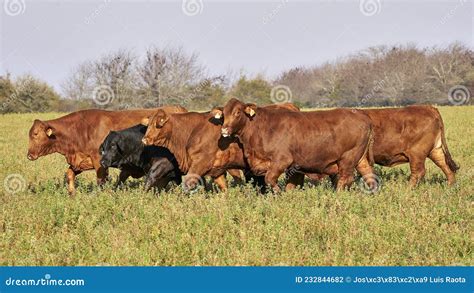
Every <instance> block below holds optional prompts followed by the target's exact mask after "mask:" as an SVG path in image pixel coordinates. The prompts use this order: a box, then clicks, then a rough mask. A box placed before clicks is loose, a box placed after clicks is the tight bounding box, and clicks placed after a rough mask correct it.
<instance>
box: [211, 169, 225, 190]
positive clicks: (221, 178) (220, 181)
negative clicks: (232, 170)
mask: <svg viewBox="0 0 474 293" xmlns="http://www.w3.org/2000/svg"><path fill="white" fill-rule="evenodd" d="M213 179H214V183H215V184H217V187H218V188H219V189H220V190H221V191H222V192H225V191H227V180H226V179H225V173H224V174H222V175H220V176H218V177H216V178H213Z"/></svg>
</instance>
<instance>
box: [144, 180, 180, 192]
mask: <svg viewBox="0 0 474 293" xmlns="http://www.w3.org/2000/svg"><path fill="white" fill-rule="evenodd" d="M172 180H173V178H169V177H163V178H158V179H156V178H150V177H147V179H146V181H145V191H146V192H148V191H149V190H150V189H151V188H152V187H155V188H156V189H158V190H162V189H164V188H165V187H166V186H167V185H168V183H170V181H172Z"/></svg>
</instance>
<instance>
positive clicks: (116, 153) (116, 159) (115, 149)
mask: <svg viewBox="0 0 474 293" xmlns="http://www.w3.org/2000/svg"><path fill="white" fill-rule="evenodd" d="M122 144H123V141H122V139H121V137H120V134H119V133H117V132H115V131H111V132H110V133H109V135H107V137H106V138H105V140H104V142H103V143H102V144H101V145H100V148H99V152H100V155H101V156H102V158H101V159H100V165H101V166H102V167H104V168H109V167H114V168H118V167H119V165H120V161H121V160H122V159H123V156H124V154H123V146H122Z"/></svg>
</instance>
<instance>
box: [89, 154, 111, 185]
mask: <svg viewBox="0 0 474 293" xmlns="http://www.w3.org/2000/svg"><path fill="white" fill-rule="evenodd" d="M92 164H93V165H94V169H95V173H96V175H97V184H98V185H99V186H100V185H103V184H104V183H105V182H106V181H107V176H108V175H109V172H108V170H107V168H104V167H102V166H101V165H100V158H93V159H92Z"/></svg>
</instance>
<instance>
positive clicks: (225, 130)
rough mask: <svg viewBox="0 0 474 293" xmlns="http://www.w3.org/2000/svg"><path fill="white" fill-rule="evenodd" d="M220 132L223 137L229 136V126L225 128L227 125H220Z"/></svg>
mask: <svg viewBox="0 0 474 293" xmlns="http://www.w3.org/2000/svg"><path fill="white" fill-rule="evenodd" d="M221 134H222V136H223V137H229V136H230V131H229V128H227V127H222V128H221Z"/></svg>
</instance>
